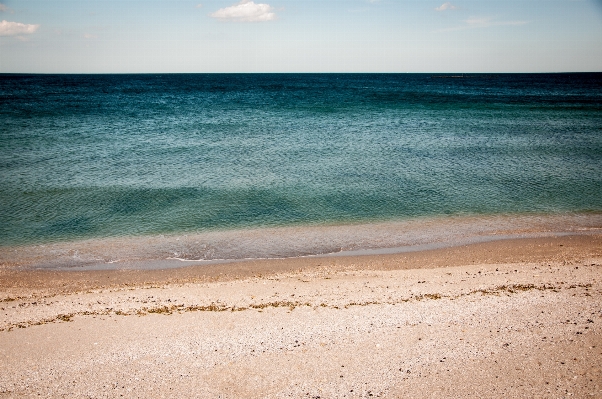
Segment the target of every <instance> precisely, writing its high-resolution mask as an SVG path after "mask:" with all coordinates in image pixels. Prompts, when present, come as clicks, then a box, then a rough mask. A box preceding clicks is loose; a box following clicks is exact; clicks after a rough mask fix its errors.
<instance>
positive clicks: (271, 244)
mask: <svg viewBox="0 0 602 399" xmlns="http://www.w3.org/2000/svg"><path fill="white" fill-rule="evenodd" d="M601 233H602V214H599V213H598V214H596V213H587V214H577V213H573V214H564V215H554V216H551V215H494V216H480V217H457V216H456V217H439V218H417V219H413V220H405V221H394V222H381V223H368V224H354V225H350V224H346V225H327V226H297V227H278V228H262V229H239V230H229V231H219V232H205V233H196V234H185V235H152V236H137V237H116V238H99V239H87V240H76V241H66V242H58V243H50V244H40V245H26V246H10V247H8V246H6V247H0V262H1V263H2V264H3V265H4V267H11V268H15V267H17V268H22V269H49V270H50V269H52V270H74V271H83V270H110V269H169V268H177V267H186V266H192V265H203V264H205V265H209V264H215V263H230V262H237V261H244V260H258V259H281V258H295V257H297V258H298V257H316V256H320V257H332V256H357V255H379V254H395V253H403V252H413V251H424V250H430V249H437V248H445V247H453V246H459V245H467V244H474V243H480V242H487V241H496V240H504V239H512V238H536V237H559V236H564V235H589V234H601Z"/></svg>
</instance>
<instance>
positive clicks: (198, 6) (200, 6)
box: [194, 4, 203, 8]
mask: <svg viewBox="0 0 602 399" xmlns="http://www.w3.org/2000/svg"><path fill="white" fill-rule="evenodd" d="M194 7H195V8H203V5H202V4H197V5H196V6H194Z"/></svg>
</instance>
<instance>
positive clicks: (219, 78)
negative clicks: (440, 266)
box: [0, 73, 602, 267]
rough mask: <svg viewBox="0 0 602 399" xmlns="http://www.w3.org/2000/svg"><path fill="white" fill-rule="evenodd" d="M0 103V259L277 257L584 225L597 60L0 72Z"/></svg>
mask: <svg viewBox="0 0 602 399" xmlns="http://www.w3.org/2000/svg"><path fill="white" fill-rule="evenodd" d="M0 104H2V106H1V107H0V122H1V123H0V250H1V252H2V253H3V254H4V255H2V259H7V257H8V258H10V259H12V258H11V256H12V255H11V256H8V255H6V254H8V253H15V252H16V253H22V252H27V251H30V250H31V248H37V249H36V250H31V251H33V252H32V253H35V254H38V255H39V257H40V258H39V259H38V260H37V261H35V262H33V261H31V262H33V263H35V264H38V265H54V266H57V265H61V267H72V266H79V267H83V265H89V264H90V262H96V263H99V261H100V263H103V264H105V263H107V262H117V263H120V262H124V261H135V260H137V259H138V260H148V259H155V260H157V259H163V260H166V259H168V258H173V259H182V260H186V261H190V260H203V261H220V260H230V259H244V258H271V257H277V258H279V257H294V256H311V255H320V254H335V253H341V252H346V251H347V252H348V251H363V250H383V249H384V248H397V249H396V250H404V248H406V247H408V248H414V249H416V248H419V247H420V246H425V245H427V246H429V245H430V246H432V245H451V244H453V243H460V242H467V240H468V241H470V240H475V239H477V238H475V237H481V238H478V239H483V238H482V237H485V236H491V237H494V236H500V235H508V236H516V235H517V234H518V235H520V234H523V233H525V232H527V233H535V232H537V233H542V232H552V231H553V232H559V233H561V232H567V231H568V232H570V231H573V230H575V229H580V228H582V227H583V228H591V227H593V228H598V227H600V222H599V219H600V213H601V212H602V173H600V171H601V170H602V134H600V132H601V130H600V129H601V127H602V112H601V111H602V74H595V73H594V74H504V75H472V76H466V78H462V79H439V78H437V77H435V76H431V75H426V74H276V75H272V74H261V75H253V74H234V75H219V74H218V75H207V74H194V75H185V74H184V75H178V74H174V75H60V76H59V75H57V76H53V75H1V76H0ZM489 224H491V226H489ZM84 243H86V244H85V245H84ZM441 243H444V244H441ZM85 246H87V247H85ZM41 248H47V249H48V248H55V249H54V250H53V251H54V252H52V251H50V250H45V251H42V250H41ZM128 248H129V249H128ZM11 251H12V252H11ZM70 251H71V252H70ZM67 254H70V255H67ZM38 255H36V256H38ZM23 256H25V255H23ZM32 256H33V255H32ZM32 256H29V255H27V256H25V258H28V259H30V260H31V259H33V257H32ZM11 262H12V261H11ZM31 262H30V261H28V262H26V263H27V264H32V263H31ZM107 264H108V263H107Z"/></svg>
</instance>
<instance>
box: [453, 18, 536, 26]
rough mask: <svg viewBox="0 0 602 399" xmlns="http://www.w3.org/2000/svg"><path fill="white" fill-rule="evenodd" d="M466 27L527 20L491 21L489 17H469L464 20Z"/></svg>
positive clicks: (509, 23)
mask: <svg viewBox="0 0 602 399" xmlns="http://www.w3.org/2000/svg"><path fill="white" fill-rule="evenodd" d="M464 22H465V23H466V26H467V27H468V28H488V27H490V26H503V25H525V24H526V23H527V21H493V20H492V19H491V18H469V19H467V20H465V21H464Z"/></svg>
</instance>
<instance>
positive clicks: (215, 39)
mask: <svg viewBox="0 0 602 399" xmlns="http://www.w3.org/2000/svg"><path fill="white" fill-rule="evenodd" d="M578 71H580V72H581V71H583V72H584V71H597V72H600V71H602V0H521V1H515V0H479V1H470V0H451V1H449V2H448V1H446V0H433V1H431V0H95V1H92V0H0V73H191V72H192V73H196V72H227V73H230V72H400V73H403V72H424V73H437V72H440V73H478V72H481V73H494V72H495V73H503V72H578Z"/></svg>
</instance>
